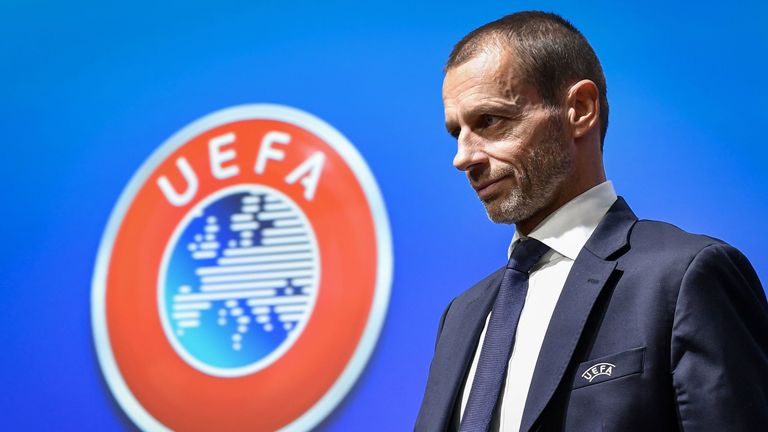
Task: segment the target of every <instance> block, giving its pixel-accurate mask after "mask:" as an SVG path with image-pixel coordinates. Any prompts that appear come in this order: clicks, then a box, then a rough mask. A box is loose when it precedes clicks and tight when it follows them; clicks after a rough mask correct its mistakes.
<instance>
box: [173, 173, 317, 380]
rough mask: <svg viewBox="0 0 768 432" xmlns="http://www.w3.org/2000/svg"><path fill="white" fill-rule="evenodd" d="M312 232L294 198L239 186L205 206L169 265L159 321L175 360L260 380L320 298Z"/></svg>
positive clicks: (178, 236) (189, 222) (177, 239)
mask: <svg viewBox="0 0 768 432" xmlns="http://www.w3.org/2000/svg"><path fill="white" fill-rule="evenodd" d="M316 244H317V243H316V239H315V236H314V232H313V231H312V227H311V225H310V224H309V222H308V220H307V218H306V216H305V215H304V213H303V212H302V210H301V209H300V208H299V207H298V206H297V205H296V203H294V202H293V201H292V200H291V199H290V198H289V197H287V196H286V195H284V194H282V193H281V192H279V191H277V190H275V189H272V188H270V187H267V186H263V185H239V186H233V187H230V188H226V189H223V190H221V191H219V192H217V193H216V194H214V195H212V196H210V197H208V198H206V199H204V200H202V201H201V202H200V203H199V204H198V205H197V206H196V207H195V208H193V209H192V210H191V211H190V212H189V213H188V214H187V216H186V217H185V218H184V219H183V220H182V222H181V223H180V224H179V226H178V227H177V228H176V231H175V233H174V236H173V237H172V239H171V241H170V242H169V244H168V246H167V248H166V252H165V256H164V259H163V267H162V271H161V273H160V281H159V292H158V294H159V305H160V315H161V317H162V321H163V327H164V329H165V333H166V336H168V338H169V340H170V342H171V344H172V345H173V347H174V349H175V350H176V352H177V353H178V354H179V355H180V356H181V357H182V358H183V359H184V360H186V361H187V363H189V364H191V365H192V366H194V367H195V368H197V369H199V370H201V371H203V372H206V373H208V374H211V375H216V376H241V375H245V374H248V373H253V372H255V371H257V370H259V369H262V368H264V367H266V366H267V365H269V364H271V363H272V362H273V361H275V360H277V359H278V358H279V357H280V356H281V355H282V354H283V353H285V351H287V350H288V348H290V345H292V344H293V342H294V341H295V340H296V339H297V338H298V336H299V334H300V333H301V331H302V330H303V328H304V326H305V324H306V322H307V320H308V319H309V316H310V314H311V312H312V308H313V306H314V302H315V299H316V297H317V287H318V280H319V271H320V270H319V269H320V265H319V264H320V263H319V255H318V251H317V245H316Z"/></svg>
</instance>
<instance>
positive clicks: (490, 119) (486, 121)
mask: <svg viewBox="0 0 768 432" xmlns="http://www.w3.org/2000/svg"><path fill="white" fill-rule="evenodd" d="M499 121H501V118H499V117H496V116H494V115H489V114H483V126H493V125H495V124H496V123H498V122H499Z"/></svg>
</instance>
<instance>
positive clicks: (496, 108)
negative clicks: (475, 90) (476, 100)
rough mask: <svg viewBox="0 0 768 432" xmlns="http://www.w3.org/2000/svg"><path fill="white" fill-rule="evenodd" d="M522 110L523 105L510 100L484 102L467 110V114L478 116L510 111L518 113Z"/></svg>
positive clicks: (509, 112)
mask: <svg viewBox="0 0 768 432" xmlns="http://www.w3.org/2000/svg"><path fill="white" fill-rule="evenodd" d="M521 110H522V107H521V106H520V105H518V104H517V103H514V102H512V103H509V102H484V103H480V104H477V105H475V106H473V107H472V108H470V109H468V110H467V111H465V114H466V115H467V116H470V117H471V116H477V115H480V114H487V113H494V112H496V113H508V114H517V113H519V112H520V111H521Z"/></svg>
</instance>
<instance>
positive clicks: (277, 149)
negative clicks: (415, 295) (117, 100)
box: [91, 105, 392, 431]
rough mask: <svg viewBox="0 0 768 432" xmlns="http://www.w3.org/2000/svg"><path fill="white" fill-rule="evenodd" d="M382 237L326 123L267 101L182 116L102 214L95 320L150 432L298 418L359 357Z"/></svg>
mask: <svg viewBox="0 0 768 432" xmlns="http://www.w3.org/2000/svg"><path fill="white" fill-rule="evenodd" d="M391 281H392V247H391V236H390V231H389V223H388V220H387V215H386V210H385V207H384V203H383V200H382V198H381V194H380V192H379V189H378V186H377V185H376V182H375V180H374V178H373V175H372V174H371V172H370V170H369V169H368V167H367V165H366V164H365V162H364V160H363V159H362V157H361V156H360V154H359V153H358V152H357V150H356V149H355V148H354V147H353V146H352V145H351V144H350V143H349V142H348V141H347V140H346V139H345V138H344V137H343V136H342V135H341V134H340V133H339V132H337V131H336V130H335V129H334V128H333V127H331V126H330V125H328V124H327V123H325V122H323V121H322V120H320V119H318V118H316V117H314V116H312V115H310V114H307V113H305V112H302V111H299V110H296V109H293V108H288V107H284V106H278V105H244V106H238V107H233V108H229V109H225V110H222V111H218V112H215V113H213V114H210V115H208V116H206V117H203V118H202V119H199V120H197V121H195V122H193V123H192V124H190V125H188V126H186V127H185V128H183V129H182V130H181V131H179V132H177V133H176V134H175V135H174V136H172V137H171V138H170V139H169V140H168V141H166V142H165V143H164V144H163V145H162V146H160V148H158V150H157V151H156V152H155V153H154V154H153V155H152V156H151V157H150V158H149V159H148V160H147V161H146V162H145V163H144V165H143V166H142V167H141V168H140V169H139V171H138V172H137V173H136V174H135V175H134V177H133V178H132V179H131V181H130V183H129V184H128V186H127V187H126V189H125V190H124V191H123V193H122V195H121V197H120V199H119V201H118V203H117V205H116V206H115V209H114V210H113V212H112V215H111V216H110V220H109V223H108V225H107V229H106V231H105V234H104V237H103V239H102V242H101V245H100V249H99V254H98V258H97V262H96V269H95V273H94V278H93V288H92V298H91V303H92V310H91V313H92V322H93V329H94V338H95V344H96V351H97V354H98V358H99V362H100V365H101V368H102V371H103V373H104V376H105V377H106V381H107V383H108V385H109V387H110V390H111V391H112V393H113V395H114V396H115V399H116V400H117V402H118V403H119V404H120V406H121V407H122V409H123V410H124V411H125V412H126V413H127V414H128V416H129V417H130V418H131V420H132V421H134V422H135V423H136V424H137V425H138V426H139V427H141V428H142V429H145V430H257V431H258V430H264V431H272V430H308V429H311V428H312V427H314V426H315V425H317V424H318V423H319V422H320V421H322V420H323V419H324V418H325V417H326V416H327V415H328V414H329V413H330V412H331V411H332V410H333V409H334V408H335V407H336V406H337V405H338V403H339V402H340V401H341V400H342V399H343V397H344V396H345V395H346V393H347V392H348V391H349V389H350V388H351V387H352V385H353V384H354V382H355V381H356V380H357V378H358V377H359V375H360V373H361V372H362V370H363V368H364V366H365V364H366V362H367V360H368V358H369V357H370V355H371V353H372V351H373V348H374V346H375V344H376V340H377V338H378V336H379V332H380V330H381V326H382V324H383V321H384V316H385V313H386V309H387V303H388V300H389V291H390V285H391Z"/></svg>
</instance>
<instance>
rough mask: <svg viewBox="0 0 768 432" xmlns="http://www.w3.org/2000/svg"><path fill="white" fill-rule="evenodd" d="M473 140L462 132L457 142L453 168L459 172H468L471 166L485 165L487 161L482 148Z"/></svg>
mask: <svg viewBox="0 0 768 432" xmlns="http://www.w3.org/2000/svg"><path fill="white" fill-rule="evenodd" d="M471 138H472V137H470V136H467V134H464V133H463V132H462V133H461V134H460V135H459V138H458V140H457V142H458V147H457V149H456V155H455V156H454V157H453V166H454V167H456V169H457V170H459V171H466V170H468V169H469V168H470V167H471V166H473V165H476V164H479V163H483V161H484V160H485V153H483V151H482V146H481V145H480V143H479V142H477V141H476V140H473V139H471Z"/></svg>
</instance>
